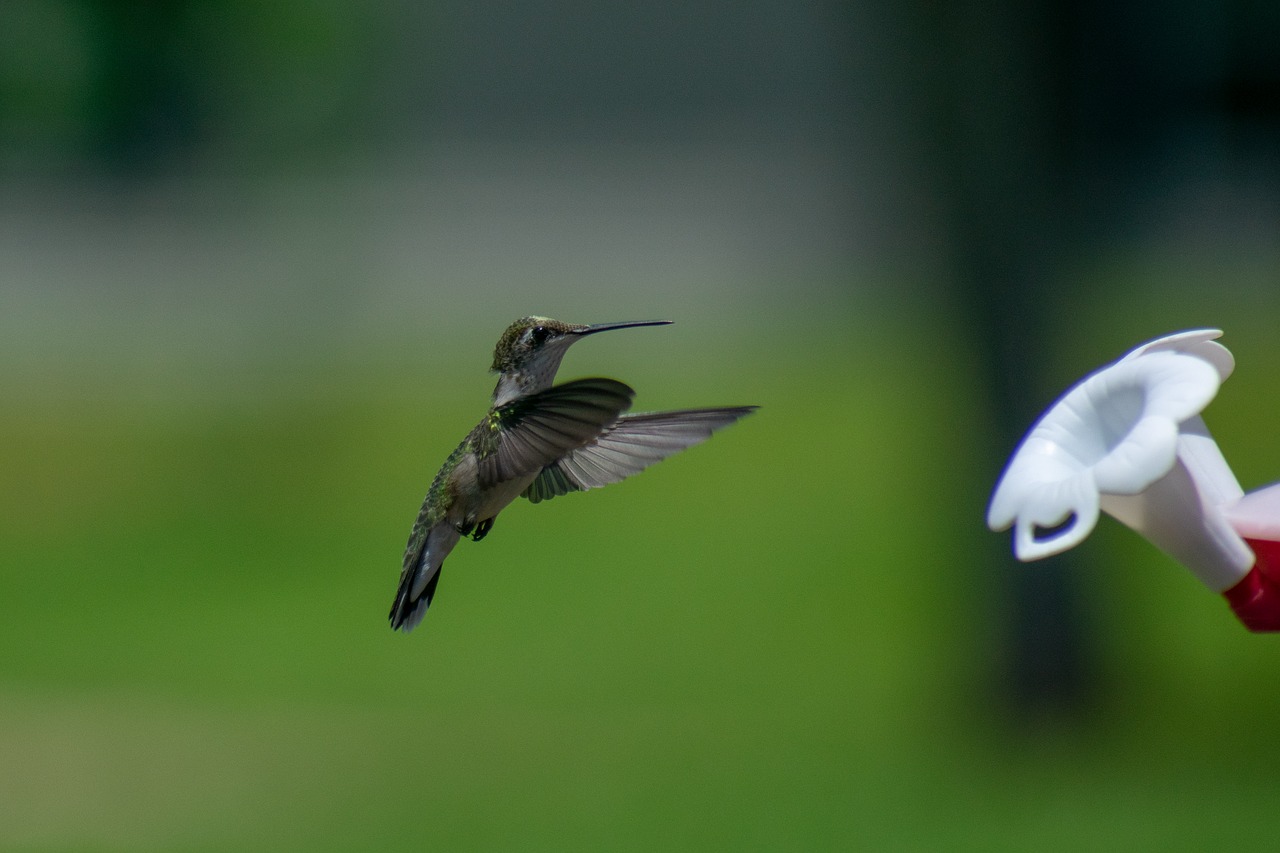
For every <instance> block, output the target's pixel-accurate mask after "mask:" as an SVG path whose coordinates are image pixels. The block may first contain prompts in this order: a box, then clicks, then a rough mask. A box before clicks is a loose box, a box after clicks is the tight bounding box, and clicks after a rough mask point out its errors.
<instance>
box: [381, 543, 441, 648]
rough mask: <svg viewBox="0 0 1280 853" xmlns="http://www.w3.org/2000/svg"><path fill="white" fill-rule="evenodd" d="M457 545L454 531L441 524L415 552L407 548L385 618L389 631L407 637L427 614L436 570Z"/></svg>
mask: <svg viewBox="0 0 1280 853" xmlns="http://www.w3.org/2000/svg"><path fill="white" fill-rule="evenodd" d="M410 541H411V542H412V541H413V540H410ZM457 543H458V529H457V528H456V527H454V526H453V525H452V524H450V523H449V522H447V521H443V522H440V523H439V524H436V525H435V526H434V527H432V528H431V530H430V531H428V532H427V535H426V536H425V537H423V539H422V541H421V544H420V545H419V547H418V549H417V551H416V552H415V551H414V550H413V549H411V550H410V551H409V552H408V553H407V554H405V566H404V570H403V571H402V572H401V573H400V586H399V588H397V589H396V597H395V601H393V602H392V604H391V613H390V615H389V617H388V618H389V619H390V620H391V628H392V630H394V631H404V632H405V633H406V634H407V633H409V632H410V631H412V630H413V629H414V628H416V627H418V623H419V622H421V621H422V617H423V616H426V615H427V608H428V607H430V606H431V600H432V599H433V598H435V596H436V584H438V583H439V582H440V567H441V566H443V565H444V558H445V557H447V556H448V555H449V552H450V551H452V550H453V546H454V545H456V544H457Z"/></svg>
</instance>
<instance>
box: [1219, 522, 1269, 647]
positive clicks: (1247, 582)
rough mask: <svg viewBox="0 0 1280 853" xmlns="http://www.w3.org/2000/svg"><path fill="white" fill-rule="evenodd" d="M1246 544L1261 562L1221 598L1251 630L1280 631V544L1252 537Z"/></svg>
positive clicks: (1247, 539) (1254, 565)
mask: <svg viewBox="0 0 1280 853" xmlns="http://www.w3.org/2000/svg"><path fill="white" fill-rule="evenodd" d="M1244 541H1245V542H1248V543H1249V547H1250V548H1252V549H1253V553H1254V554H1255V555H1256V556H1257V558H1258V560H1257V562H1256V563H1254V564H1253V568H1252V569H1250V570H1249V573H1248V574H1247V575H1245V576H1244V577H1243V578H1242V579H1241V580H1240V582H1239V583H1238V584H1236V585H1235V586H1233V587H1231V589H1229V590H1227V591H1226V592H1224V593H1223V594H1222V596H1223V597H1224V598H1225V599H1226V600H1227V603H1228V604H1230V605H1231V609H1232V610H1233V611H1234V612H1235V614H1236V617H1237V618H1238V619H1239V620H1240V621H1241V622H1243V623H1244V626H1245V627H1246V628H1248V629H1249V630H1250V631H1257V632H1266V631H1280V542H1273V541H1271V540H1267V539H1249V538H1246V539H1245V540H1244Z"/></svg>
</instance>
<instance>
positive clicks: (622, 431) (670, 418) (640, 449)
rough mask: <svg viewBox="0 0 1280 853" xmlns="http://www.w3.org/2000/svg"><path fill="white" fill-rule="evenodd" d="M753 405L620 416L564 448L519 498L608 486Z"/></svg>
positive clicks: (547, 496) (547, 497) (545, 497)
mask: <svg viewBox="0 0 1280 853" xmlns="http://www.w3.org/2000/svg"><path fill="white" fill-rule="evenodd" d="M756 408H757V407H756V406H734V407H730V408H718V409H686V410H683V411H678V412H651V413H647V414H637V415H624V416H622V417H621V418H620V419H619V420H618V421H617V422H616V423H614V424H612V425H611V426H609V427H607V428H606V429H605V430H604V431H603V432H602V433H601V434H600V436H599V437H598V438H596V439H595V440H594V441H592V442H590V443H588V444H585V445H583V446H582V447H578V448H576V449H574V450H571V451H569V452H568V453H566V454H565V455H564V456H562V457H561V458H560V459H558V460H556V461H555V462H553V463H551V464H550V465H547V466H546V467H545V468H543V469H542V472H541V473H540V474H538V477H537V479H535V480H534V481H533V482H532V483H531V484H530V485H529V488H527V489H525V490H524V493H523V494H524V497H526V498H528V499H529V500H530V501H532V502H533V503H538V502H539V501H544V500H550V499H551V498H554V497H556V496H558V495H563V494H567V493H568V492H575V491H579V490H586V489H595V488H599V487H600V486H607V485H609V484H610V483H616V482H618V481H619V480H623V479H625V478H627V477H630V476H631V475H632V474H636V473H638V472H640V471H643V470H644V469H645V468H648V467H649V466H650V465H652V464H653V463H655V462H660V461H662V460H663V459H666V458H667V457H668V456H671V455H673V454H676V453H679V452H680V451H681V450H684V449H685V448H688V447H692V446H693V445H695V444H698V443H700V442H703V441H706V440H707V439H708V438H710V437H711V434H712V433H713V432H715V431H716V430H718V429H720V428H721V427H726V426H728V425H729V424H731V423H733V422H734V421H736V420H738V419H739V418H741V417H744V416H745V415H749V414H750V413H752V412H754V411H755V410H756Z"/></svg>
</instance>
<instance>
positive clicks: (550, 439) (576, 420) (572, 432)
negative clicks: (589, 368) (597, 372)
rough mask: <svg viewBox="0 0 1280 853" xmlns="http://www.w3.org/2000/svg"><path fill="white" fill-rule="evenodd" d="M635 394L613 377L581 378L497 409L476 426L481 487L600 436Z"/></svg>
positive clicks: (529, 469)
mask: <svg viewBox="0 0 1280 853" xmlns="http://www.w3.org/2000/svg"><path fill="white" fill-rule="evenodd" d="M633 396H635V392H634V391H632V390H631V388H629V387H628V386H626V385H624V384H623V383H621V382H618V381H616V380H614V379H577V380H574V381H573V382H566V383H564V384H563V385H557V386H555V387H553V388H548V389H547V390H546V391H540V392H538V393H536V394H530V395H529V396H527V397H522V398H520V399H518V400H514V401H512V402H510V403H508V404H507V405H505V406H502V407H501V408H499V409H498V410H497V411H496V412H494V413H493V415H492V416H491V417H490V418H488V419H487V420H486V421H485V422H484V423H481V424H480V426H478V427H476V430H477V431H478V432H479V435H477V440H478V443H481V444H485V443H487V445H488V449H490V450H491V451H492V452H490V453H485V454H481V456H482V458H481V460H480V463H479V466H478V470H477V475H478V477H479V481H480V487H481V488H488V487H491V486H493V485H495V484H498V483H503V482H506V481H508V480H512V479H515V478H516V477H523V476H528V475H529V474H531V473H533V472H534V471H538V470H539V469H541V468H544V467H546V466H547V465H549V464H551V463H552V462H554V461H555V460H557V459H559V458H560V457H562V456H564V455H565V454H566V453H568V452H569V451H571V450H573V449H575V448H578V447H582V446H583V445H584V444H587V443H589V442H591V441H593V440H595V439H596V437H597V436H599V435H600V433H601V432H603V431H604V430H605V429H606V428H608V427H609V426H610V425H611V424H613V423H614V422H615V421H617V420H618V417H619V416H620V415H621V414H622V413H623V412H625V411H626V410H627V409H629V408H630V407H631V398H632V397H633Z"/></svg>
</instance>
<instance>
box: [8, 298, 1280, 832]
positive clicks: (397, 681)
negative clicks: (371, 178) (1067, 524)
mask: <svg viewBox="0 0 1280 853" xmlns="http://www.w3.org/2000/svg"><path fill="white" fill-rule="evenodd" d="M838 319H839V318H832V319H831V320H823V321H820V322H817V323H815V324H813V325H812V326H811V327H809V328H808V329H807V330H806V334H802V335H795V336H790V337H788V338H787V340H786V341H785V342H778V341H770V340H767V339H764V338H761V337H757V336H749V339H748V340H745V341H744V340H739V341H732V342H731V341H724V340H715V341H704V340H694V339H693V338H691V339H689V341H693V343H695V344H696V346H697V348H698V349H697V350H696V351H694V352H701V353H702V356H701V357H700V358H699V357H690V356H691V355H692V354H693V352H691V351H688V350H684V349H681V347H688V346H690V345H691V344H690V343H689V342H688V341H685V342H684V343H680V341H681V340H683V339H676V340H677V344H675V345H672V346H670V347H664V348H662V349H661V350H659V351H656V352H655V351H653V350H645V351H644V353H643V354H639V351H640V350H643V349H644V345H645V344H647V343H650V342H649V341H639V342H633V346H634V348H635V351H633V352H632V354H631V355H630V356H628V357H629V358H632V359H633V360H632V361H631V362H624V363H623V364H622V366H619V365H618V362H617V360H616V357H615V360H614V361H612V362H611V361H610V357H611V356H610V353H611V352H615V351H613V350H609V349H608V348H607V347H602V348H601V349H599V350H598V351H597V352H596V353H595V354H594V355H593V357H591V358H585V357H582V356H578V357H579V358H581V359H582V360H581V361H574V360H571V361H570V362H569V363H567V364H566V369H565V371H564V374H563V375H564V376H566V377H573V376H581V375H586V374H589V373H596V372H599V373H604V374H606V375H610V374H615V373H616V374H617V375H619V376H621V377H622V378H624V379H626V380H627V381H629V382H630V383H632V384H633V385H635V386H636V387H637V388H638V389H640V396H639V400H638V407H639V408H641V409H648V408H675V407H680V406H690V405H714V404H735V403H757V404H760V405H762V409H761V411H760V412H759V413H757V414H756V415H754V416H753V417H751V418H749V419H747V420H746V421H744V422H742V423H741V424H739V425H736V426H735V427H733V428H732V429H730V430H728V431H726V432H724V433H722V434H719V435H717V436H716V437H715V438H714V439H713V440H712V441H711V442H709V443H708V444H707V445H705V446H702V447H699V448H696V449H694V450H692V451H690V452H689V453H687V454H684V455H681V456H679V457H677V458H675V459H672V460H669V461H667V462H665V463H663V464H662V465H660V466H658V467H656V468H654V469H652V470H651V471H648V472H645V473H644V474H643V475H641V476H639V477H637V478H635V479H634V480H631V481H628V482H627V483H625V484H622V485H619V486H614V487H611V488H609V489H604V490H601V491H598V492H592V493H590V494H587V495H570V496H566V497H564V498H561V499H557V500H555V501H553V502H551V503H548V504H542V505H539V506H537V507H532V506H529V505H527V504H525V503H523V502H521V503H518V504H516V505H515V506H513V507H512V508H511V509H509V510H508V511H507V512H506V513H504V514H503V516H502V517H501V518H500V519H499V521H498V523H497V525H496V527H495V529H494V532H493V534H492V535H491V536H490V537H489V538H488V539H486V540H485V541H484V542H483V543H482V544H480V545H475V544H471V543H463V544H462V545H460V546H459V548H458V549H457V550H456V551H455V552H454V554H453V555H452V556H451V557H450V559H449V561H448V562H447V564H446V566H445V570H444V576H443V580H442V582H441V587H440V593H439V596H438V599H437V603H436V605H435V606H434V607H433V608H432V611H431V614H430V615H429V617H428V618H427V620H426V621H425V622H424V624H423V627H422V628H421V629H419V631H417V632H415V633H414V634H412V635H410V636H408V637H404V636H399V635H394V634H392V633H391V632H390V631H389V630H387V627H386V623H385V619H384V617H385V613H386V610H387V608H388V606H389V603H390V598H391V595H392V592H393V590H394V584H395V581H396V577H397V574H398V563H399V558H400V550H401V547H402V545H403V540H404V538H405V535H406V534H407V530H408V526H409V523H410V522H411V520H412V518H413V515H414V513H415V512H416V509H417V504H418V501H419V500H420V499H421V496H422V493H423V492H424V490H425V488H426V486H427V484H428V483H429V481H430V478H431V476H432V475H433V474H434V472H435V468H436V466H437V465H438V463H439V461H440V460H441V459H443V457H444V455H445V454H447V452H448V451H449V450H450V449H451V448H452V447H453V445H454V443H456V441H457V439H458V438H460V437H461V435H462V434H463V433H464V432H465V430H466V429H467V428H468V427H469V426H470V425H471V424H472V423H473V422H474V421H475V420H476V419H477V418H478V417H479V415H480V414H481V412H482V410H483V407H484V404H485V400H486V395H487V393H488V391H489V390H490V385H489V380H488V379H487V378H484V377H482V376H481V375H480V370H479V367H480V365H478V364H475V363H473V361H474V358H472V356H473V355H474V353H473V352H472V351H471V349H468V350H467V351H466V352H465V353H459V354H458V355H457V356H456V358H455V357H453V356H445V355H443V353H442V352H441V351H440V348H436V349H434V350H432V351H431V353H430V355H431V358H429V359H428V364H429V366H428V367H427V368H425V370H424V367H423V365H422V364H419V363H412V362H409V361H406V360H404V358H405V357H404V355H403V354H399V353H397V354H396V355H390V356H389V355H388V354H387V353H373V354H364V355H360V356H351V355H349V354H348V355H342V354H339V355H335V356H332V357H331V358H329V359H321V360H319V361H317V362H316V363H315V364H314V366H313V368H312V369H311V370H310V371H307V370H301V371H299V370H294V369H291V370H289V371H287V372H282V373H281V374H280V375H279V376H277V377H275V378H274V379H267V380H264V381H258V382H256V384H253V387H252V390H250V391H247V392H245V393H243V394H241V395H238V396H237V395H228V396H219V395H211V396H209V397H207V398H201V397H200V396H199V395H198V394H196V395H194V396H193V395H191V394H186V395H182V394H177V395H174V396H173V397H172V398H170V397H168V396H167V395H166V394H164V393H145V394H144V393H137V389H136V388H135V389H132V390H130V389H129V387H128V383H127V381H122V382H121V383H120V385H119V386H118V387H116V388H115V389H114V390H113V388H112V386H111V385H106V386H104V385H102V384H100V382H99V381H97V380H95V381H90V380H83V381H82V384H77V380H74V379H66V380H63V384H62V385H61V386H58V387H50V385H49V384H48V383H47V382H46V383H38V384H33V385H29V386H26V385H23V384H22V383H21V382H19V381H17V380H15V379H13V378H12V377H11V378H10V379H9V380H7V382H8V385H7V386H6V397H7V401H8V402H7V405H6V410H5V413H4V416H3V418H0V470H3V471H4V472H5V474H4V476H5V479H6V488H5V489H4V490H3V491H2V492H0V500H2V501H3V505H0V515H2V516H3V518H2V520H0V525H3V526H0V548H2V549H3V553H4V555H5V559H4V560H3V563H0V584H2V585H3V590H4V596H3V599H2V600H3V603H2V604H0V644H2V647H3V648H5V649H7V650H8V652H7V653H6V654H4V655H3V656H0V762H2V763H0V766H2V767H3V770H0V804H2V805H0V815H2V817H0V846H4V847H6V848H24V847H39V848H46V847H56V848H71V849H80V848H85V849H101V848H122V849H140V848H154V849H172V848H178V847H180V848H184V849H227V848H234V849H271V850H281V849H316V848H332V849H343V848H346V849H350V848H361V847H373V846H377V847H381V848H387V849H397V848H408V847H415V848H416V847H421V846H430V847H433V848H439V849H451V850H452V849H476V848H490V849H504V850H511V849H516V850H522V849H527V850H541V849H550V850H563V849H635V850H642V849H643V850H651V849H770V850H772V849H839V848H868V849H883V848H892V849H913V848H914V849H939V848H943V849H975V850H977V849H982V850H998V849H1008V850H1015V849H1016V850H1022V849H1028V848H1036V849H1080V848H1082V847H1083V848H1098V847H1108V848H1119V849H1152V850H1154V849H1160V850H1170V849H1202V848H1204V847H1206V846H1209V845H1213V846H1226V845H1230V844H1241V845H1244V844H1253V843H1258V842H1260V841H1261V840H1262V839H1266V838H1270V836H1271V834H1272V833H1271V829H1272V827H1271V821H1270V819H1269V818H1268V815H1269V808H1268V807H1269V806H1270V805H1271V803H1272V802H1273V801H1274V792H1275V785H1274V783H1273V782H1272V780H1271V777H1272V765H1273V764H1274V750H1273V749H1272V748H1270V747H1269V745H1268V744H1269V739H1267V738H1266V736H1265V734H1263V735H1259V734H1257V732H1259V731H1261V732H1266V731H1267V730H1268V729H1269V728H1271V727H1272V726H1273V725H1274V723H1275V721H1276V719H1277V714H1276V712H1275V709H1274V703H1273V701H1272V697H1271V696H1269V695H1266V694H1265V693H1263V692H1260V691H1258V690H1257V689H1256V688H1255V687H1254V686H1253V685H1256V684H1258V683H1262V682H1261V681H1260V679H1265V674H1266V673H1267V672H1273V673H1274V672H1275V669H1276V667H1275V664H1274V663H1273V662H1272V661H1271V660H1270V650H1271V644H1272V643H1273V642H1274V641H1272V640H1268V639H1267V638H1255V637H1249V636H1248V635H1246V634H1244V632H1243V631H1242V630H1240V629H1239V628H1238V627H1236V626H1235V625H1234V624H1233V623H1232V622H1231V620H1230V618H1229V616H1228V615H1227V614H1226V612H1225V608H1224V607H1223V606H1222V605H1221V604H1220V602H1218V601H1216V600H1215V599H1214V598H1213V597H1211V596H1209V595H1207V594H1205V593H1204V592H1203V591H1202V590H1200V589H1198V588H1197V587H1196V586H1195V584H1194V582H1193V581H1191V580H1190V579H1189V578H1187V577H1184V576H1183V575H1182V574H1180V573H1179V570H1177V569H1176V567H1173V566H1172V565H1170V564H1168V562H1167V561H1166V560H1164V559H1163V558H1162V557H1160V555H1158V554H1155V553H1154V552H1152V551H1151V550H1150V548H1149V547H1148V546H1146V545H1145V543H1142V542H1141V541H1140V540H1137V539H1136V537H1131V536H1128V534H1127V533H1126V532H1125V531H1122V530H1118V529H1116V528H1115V526H1107V525H1105V524H1104V525H1103V526H1102V527H1101V528H1100V530H1099V534H1098V536H1097V537H1095V538H1094V539H1091V540H1090V542H1088V543H1086V545H1085V546H1084V548H1085V549H1086V554H1088V555H1089V556H1090V557H1092V558H1094V559H1096V560H1097V568H1096V572H1097V577H1096V578H1094V579H1093V580H1094V582H1096V583H1098V585H1099V586H1100V587H1105V588H1107V589H1108V590H1109V591H1110V592H1111V593H1112V594H1113V595H1114V596H1115V598H1116V599H1117V600H1118V601H1120V602H1122V605H1117V606H1116V608H1115V610H1108V609H1105V608H1104V609H1103V610H1102V611H1101V612H1100V613H1099V615H1098V625H1097V626H1096V627H1097V633H1098V635H1099V644H1100V646H1102V647H1104V648H1105V649H1106V655H1105V658H1104V663H1105V666H1106V672H1105V676H1106V679H1107V684H1106V688H1105V689H1104V690H1103V691H1101V693H1100V696H1099V698H1098V700H1097V701H1098V706H1097V708H1095V709H1093V713H1092V714H1091V715H1090V716H1089V718H1088V719H1087V720H1086V721H1085V723H1084V724H1078V725H1072V724H1070V722H1071V721H1070V720H1064V721H1063V724H1062V725H1059V726H1053V725H1049V726H1047V727H1035V728H1029V729H1026V728H1019V727H1018V726H1017V725H1015V724H1013V723H1011V722H1010V721H1009V720H1008V719H1007V718H1006V717H1005V716H1004V715H1003V712H1002V711H1001V710H1000V707H999V703H998V701H997V699H996V697H995V696H994V695H993V692H992V684H991V670H992V667H993V663H992V660H993V658H994V656H995V654H996V651H995V649H994V648H992V646H991V643H992V631H991V629H990V621H991V609H990V608H991V607H992V606H994V605H993V604H992V600H993V599H996V598H998V590H996V589H993V588H992V582H993V579H992V577H991V574H990V572H989V571H986V570H985V569H984V568H983V566H982V561H983V560H984V559H986V558H987V557H988V556H989V555H990V554H992V553H1000V554H1002V553H1004V552H1005V550H1006V549H1007V542H1004V541H1000V542H998V543H997V542H995V541H994V539H993V538H990V534H988V533H987V532H986V531H985V530H984V529H983V528H982V517H983V511H984V507H985V500H986V497H987V494H988V492H989V489H990V485H991V481H992V480H993V478H994V476H995V473H996V472H995V471H994V470H991V469H990V467H989V466H990V464H991V463H990V461H989V460H986V459H984V458H981V455H980V454H975V453H974V452H973V448H974V447H978V446H981V444H982V443H981V441H980V440H979V438H978V436H979V431H980V430H981V429H982V423H981V421H980V420H979V419H978V418H976V417H975V411H977V407H976V406H975V404H974V400H975V390H974V388H973V380H972V378H971V377H970V376H968V375H967V373H966V365H967V364H968V359H967V358H966V355H965V352H966V346H969V344H967V343H966V342H964V341H963V340H961V339H959V338H958V337H956V338H953V337H949V336H948V335H947V333H946V332H943V331H941V329H942V328H943V327H942V326H941V325H939V326H933V325H927V326H922V327H919V328H908V327H897V326H889V325H886V324H883V323H880V322H879V320H880V319H882V318H868V319H866V320H864V321H861V322H859V323H856V324H854V325H849V326H843V325H840V324H839V323H837V322H833V321H834V320H838ZM695 337H696V336H695ZM761 341H763V343H761ZM780 343H785V344H786V345H785V346H782V345H780ZM479 349H480V350H481V351H483V349H484V348H483V347H481V348H479ZM628 350H629V348H628V347H625V346H620V347H619V348H618V349H617V350H616V352H623V351H628ZM677 364H678V365H679V366H680V369H679V370H678V371H676V370H674V369H673V366H674V365H677ZM1093 366H1096V365H1093V364H1088V365H1082V366H1081V373H1083V372H1084V371H1085V370H1087V369H1091V368H1092V367H1093ZM615 368H616V370H615ZM1255 369H1256V368H1255ZM259 379H261V377H259ZM99 380H100V377H99ZM190 381H191V383H192V385H193V386H194V387H199V385H200V383H201V381H202V377H201V376H199V375H196V376H192V377H191V378H190ZM1229 388H1230V386H1228V389H1229ZM152 390H155V389H152ZM1224 393H1225V392H1224ZM1144 548H1145V550H1144ZM1111 553H1118V554H1119V559H1118V561H1117V562H1126V563H1129V564H1131V565H1130V566H1127V567H1126V571H1124V572H1119V573H1116V572H1114V571H1112V570H1113V569H1114V564H1111V563H1106V562H1104V560H1105V559H1106V555H1109V554H1111ZM1026 570H1028V571H1034V566H1032V567H1027V568H1026ZM1103 578H1106V579H1107V580H1106V582H1105V584H1104V583H1102V582H1101V579H1103ZM1113 578H1115V579H1114V580H1113ZM1077 722H1079V721H1077Z"/></svg>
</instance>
